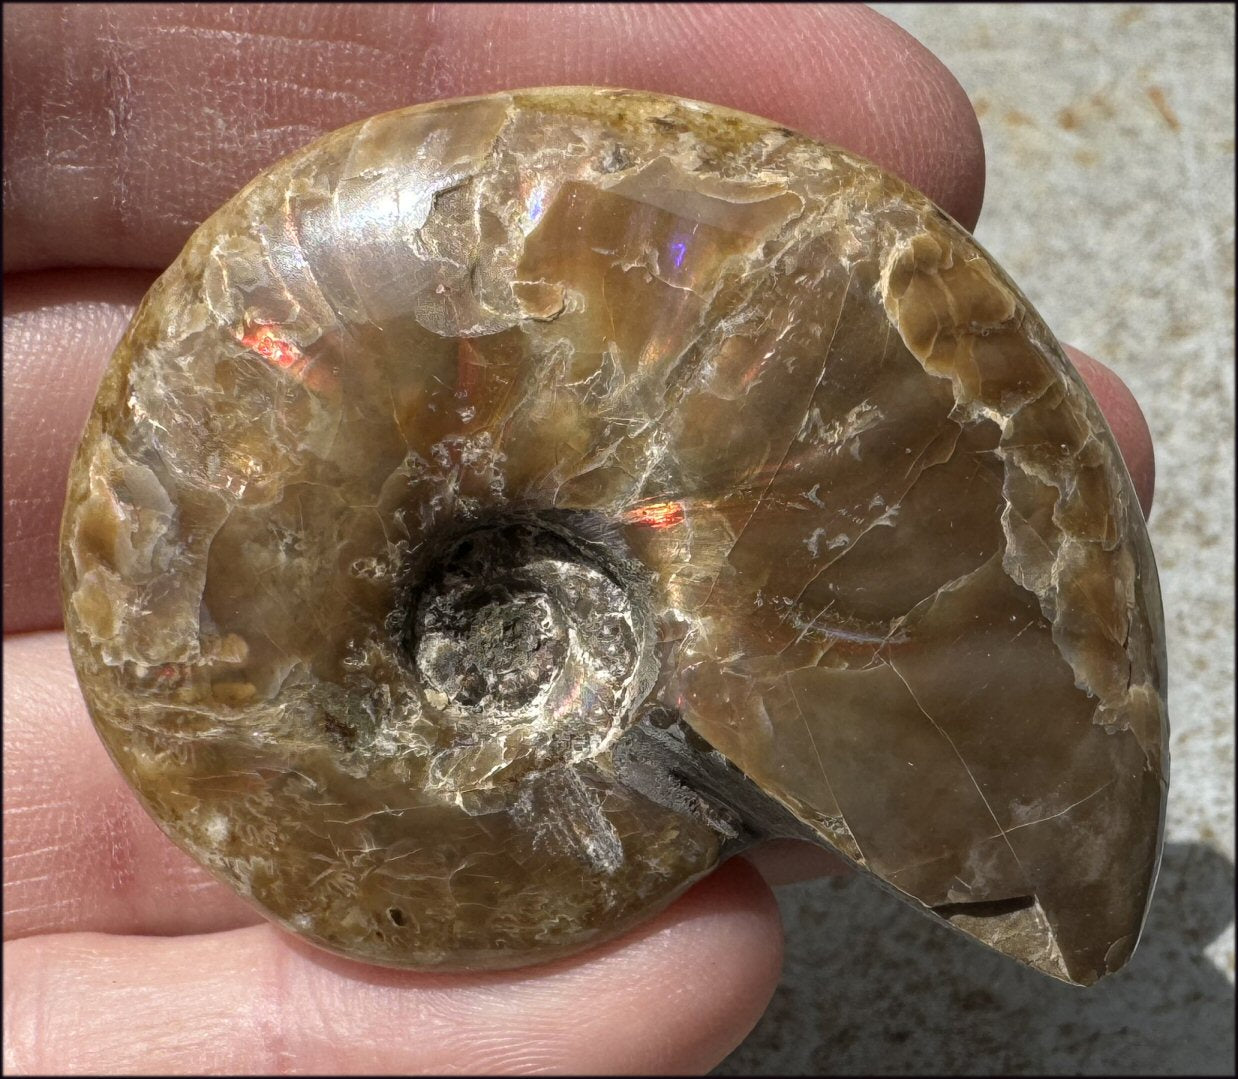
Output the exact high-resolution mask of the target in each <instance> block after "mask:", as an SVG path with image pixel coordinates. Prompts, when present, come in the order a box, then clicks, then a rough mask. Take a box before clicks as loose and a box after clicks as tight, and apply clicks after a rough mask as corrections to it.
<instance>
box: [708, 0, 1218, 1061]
mask: <svg viewBox="0 0 1238 1079" xmlns="http://www.w3.org/2000/svg"><path fill="white" fill-rule="evenodd" d="M875 6H876V7H877V9H878V10H879V11H881V12H882V13H883V14H885V15H886V16H888V17H889V18H891V19H893V20H894V21H895V22H897V23H899V24H900V25H901V26H903V27H904V28H905V29H907V30H908V31H910V32H911V33H912V34H914V35H915V36H916V37H918V38H919V39H920V40H921V41H922V42H924V43H925V44H926V45H927V46H928V47H929V48H930V49H932V50H933V51H934V52H935V53H936V54H937V55H938V56H940V57H941V58H942V60H943V61H944V62H945V63H946V64H947V66H949V67H950V69H951V70H952V71H953V72H954V73H955V75H956V76H957V77H958V79H959V81H960V82H961V83H962V85H963V86H964V88H965V89H966V90H967V92H968V94H969V95H970V97H971V100H972V102H973V103H974V105H975V107H976V111H977V113H978V114H979V116H980V122H981V126H982V127H983V129H984V136H985V146H986V150H987V154H988V163H989V172H988V187H987V195H986V198H985V210H984V213H983V215H982V216H981V220H980V224H979V226H978V228H977V230H976V235H977V238H978V239H979V240H980V241H981V242H982V243H983V244H984V245H985V246H986V247H987V248H988V249H989V251H991V252H992V253H993V255H994V256H995V257H996V258H997V260H998V261H999V262H1000V263H1001V264H1002V265H1003V266H1004V267H1005V268H1006V269H1007V270H1008V271H1009V272H1010V273H1011V275H1012V276H1013V277H1014V279H1015V280H1016V281H1018V282H1019V284H1020V285H1021V286H1022V288H1023V289H1024V290H1025V291H1026V292H1027V294H1028V295H1029V297H1030V298H1031V299H1032V301H1033V303H1034V304H1036V306H1037V307H1038V309H1039V310H1040V312H1041V314H1042V315H1043V316H1044V317H1045V319H1046V320H1047V321H1048V323H1049V325H1050V326H1052V327H1053V328H1054V329H1055V330H1056V332H1057V333H1058V335H1059V336H1060V337H1061V338H1062V339H1063V340H1065V341H1069V342H1071V343H1072V344H1075V345H1077V346H1078V347H1080V348H1082V349H1083V350H1084V351H1086V352H1090V353H1091V354H1092V355H1094V356H1095V357H1097V358H1098V359H1100V360H1101V361H1103V362H1105V363H1107V364H1109V365H1110V366H1111V367H1113V368H1114V369H1115V370H1117V371H1118V372H1119V373H1120V374H1121V375H1122V377H1123V378H1124V379H1125V380H1126V382H1127V383H1128V384H1129V385H1130V386H1131V388H1132V389H1133V390H1134V392H1135V395H1136V397H1137V398H1138V399H1139V400H1140V402H1141V403H1142V405H1143V408H1144V411H1145V413H1146V414H1147V417H1148V421H1149V424H1150V426H1151V428H1152V433H1153V437H1154V439H1155V441H1156V452H1157V485H1156V501H1155V506H1154V509H1153V511H1152V516H1151V520H1150V526H1151V530H1152V538H1153V543H1154V545H1155V548H1156V552H1157V559H1158V564H1159V566H1160V573H1161V585H1162V589H1163V592H1164V600H1165V616H1166V622H1167V627H1168V638H1169V660H1170V716H1171V722H1172V724H1173V735H1172V744H1171V751H1172V761H1173V765H1172V767H1173V772H1172V780H1171V788H1170V797H1169V811H1168V823H1167V828H1168V843H1167V846H1166V850H1165V857H1164V862H1163V865H1162V869H1161V876H1160V882H1159V885H1158V887H1157V892H1156V896H1155V899H1154V901H1153V907H1152V912H1151V914H1150V916H1149V920H1148V924H1147V928H1146V930H1145V933H1144V937H1143V941H1142V943H1141V944H1140V946H1139V950H1138V952H1137V953H1136V955H1135V957H1134V959H1132V961H1131V962H1130V964H1129V965H1128V966H1127V967H1126V968H1125V969H1124V970H1123V971H1121V972H1120V973H1118V974H1116V975H1114V976H1112V977H1110V978H1108V979H1106V980H1105V981H1103V982H1101V983H1100V984H1099V985H1097V986H1096V987H1094V988H1093V989H1090V990H1078V989H1072V988H1070V987H1067V986H1063V985H1059V984H1057V983H1054V982H1051V981H1049V980H1048V979H1046V978H1043V977H1041V976H1039V975H1037V974H1034V973H1032V972H1030V971H1025V970H1022V969H1020V968H1018V967H1017V966H1016V965H1015V964H1013V963H1010V962H1008V961H1006V960H1003V959H1001V958H999V957H997V956H994V955H991V954H988V953H987V952H985V951H984V950H983V949H981V948H980V947H978V946H975V945H973V944H971V943H970V942H968V941H966V940H963V939H958V938H956V937H955V936H954V935H953V934H951V933H949V932H948V931H947V930H945V929H944V928H940V927H938V926H936V925H933V924H932V923H930V922H929V921H928V919H925V918H923V917H921V916H919V915H917V914H915V913H914V912H912V911H910V910H906V909H903V908H902V907H901V906H900V905H899V904H897V903H892V902H889V901H888V900H887V899H886V897H885V896H882V895H880V894H878V893H877V892H876V891H875V890H874V889H873V888H872V887H871V886H870V885H869V884H868V883H867V882H865V881H862V880H855V879H848V880H843V881H826V882H814V883H807V884H801V885H795V886H793V887H789V888H784V889H781V890H780V903H781V906H782V912H783V917H784V920H785V922H786V927H787V937H788V942H787V962H786V968H785V971H784V976H783V980H782V984H781V986H780V988H779V990H778V992H777V994H776V995H775V997H774V1000H773V1002H772V1004H771V1006H770V1009H769V1011H768V1013H767V1014H766V1016H765V1018H764V1019H763V1020H762V1021H761V1023H760V1024H759V1025H758V1027H757V1028H756V1030H755V1031H753V1033H752V1035H751V1036H750V1037H749V1038H748V1039H747V1041H746V1042H745V1043H744V1044H743V1045H742V1046H740V1048H739V1049H737V1050H736V1051H735V1053H733V1054H732V1055H731V1056H730V1057H729V1058H728V1059H727V1060H726V1061H725V1062H724V1063H723V1064H722V1065H721V1066H720V1067H719V1068H718V1069H717V1071H716V1074H720V1075H740V1074H797V1075H804V1074H838V1075H864V1074H868V1075H872V1074H878V1075H880V1074H885V1075H915V1074H921V1075H924V1074H928V1075H933V1074H937V1075H944V1074H957V1075H993V1074H998V1075H1002V1074H1004V1075H1027V1074H1057V1075H1062V1074H1071V1075H1112V1074H1127V1075H1131V1074H1145V1075H1233V1074H1234V561H1233V558H1234V511H1233V505H1234V503H1233V497H1234V366H1233V359H1234V357H1233V342H1234V323H1233V312H1234V201H1233V200H1234V8H1233V7H1232V6H1230V5H1227V4H1213V5H1205V4H1185V3H1184V4H1071V3H1057V4H1034V5H1033V4H1025V5H1016V4H1011V5H1007V4H960V5H954V4H951V5H937V4H932V5H900V4H877V5H875Z"/></svg>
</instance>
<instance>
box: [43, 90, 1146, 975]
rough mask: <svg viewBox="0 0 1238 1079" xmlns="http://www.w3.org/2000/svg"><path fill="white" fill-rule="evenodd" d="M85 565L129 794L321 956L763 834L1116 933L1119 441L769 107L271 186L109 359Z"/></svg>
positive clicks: (523, 141) (66, 550) (83, 480)
mask: <svg viewBox="0 0 1238 1079" xmlns="http://www.w3.org/2000/svg"><path fill="white" fill-rule="evenodd" d="M62 570H63V586H64V601H65V613H66V626H67V628H68V632H69V639H70V644H71V648H72V652H73V656H74V661H75V664H76V666H77V670H78V673H79V677H80V680H81V682H82V686H83V689H84V692H85V695H86V698H87V701H88V704H89V706H90V709H91V713H92V715H93V717H94V719H95V722H96V725H97V727H98V730H99V733H100V735H101V737H102V738H103V740H104V742H105V743H106V745H107V747H108V749H109V751H110V753H111V754H112V756H113V758H114V760H115V761H116V763H117V765H118V766H119V767H120V769H121V770H122V771H123V773H124V774H125V775H126V777H127V778H128V779H129V781H130V782H131V783H132V784H133V786H134V788H135V789H136V790H137V792H138V794H139V795H140V797H141V798H142V800H143V802H144V803H145V805H146V806H147V808H148V809H149V810H150V812H151V813H152V814H153V815H154V816H155V818H156V819H157V820H158V821H159V822H160V824H161V826H162V827H163V828H164V829H165V831H167V833H168V834H169V835H170V836H171V837H172V838H173V839H174V840H175V841H176V842H177V843H179V844H180V845H181V846H183V847H184V848H185V849H186V850H188V851H189V852H190V853H192V854H193V855H194V856H196V857H197V858H198V859H199V860H200V861H202V862H203V863H204V864H205V865H206V866H208V867H209V868H210V869H211V870H212V871H213V872H214V873H215V874H217V875H218V876H219V877H221V878H222V879H224V880H225V881H227V882H229V883H230V884H231V885H232V886H233V887H235V888H236V889H237V890H238V891H239V892H240V893H241V894H242V895H244V896H246V897H248V898H250V899H251V900H252V901H253V902H254V903H255V904H257V906H258V907H259V908H260V909H261V910H263V911H264V913H266V914H267V915H268V916H269V917H271V918H273V919H274V920H276V921H277V922H279V923H280V924H282V925H283V926H285V927H286V928H288V929H291V930H293V931H295V932H298V933H300V934H302V935H303V936H304V937H306V938H307V939H309V940H311V941H314V942H315V943H317V944H319V945H322V946H324V947H327V948H330V949H333V950H335V951H338V952H341V953H343V954H346V955H350V956H353V957H355V958H360V959H364V960H368V961H371V962H377V963H385V964H391V965H399V966H441V967H457V968H459V967H502V966H513V965H518V964H521V963H529V962H536V961H540V960H543V959H549V958H552V957H554V956H557V955H562V954H566V953H569V952H572V951H575V950H578V949H580V948H582V947H585V946H587V945H589V944H591V943H595V942H597V941H600V940H603V939H606V938H608V937H610V936H613V935H615V934H617V933H619V932H621V931H623V930H624V929H626V928H628V927H630V926H631V925H633V924H634V923H635V922H637V921H638V920H640V919H641V918H643V917H646V916H648V915H649V914H650V913H652V912H653V911H655V910H657V909H659V908H660V907H661V906H664V905H665V904H666V903H668V902H669V901H670V900H671V899H673V898H674V897H675V896H676V895H678V894H679V893H680V892H682V891H683V889H684V888H686V887H687V886H688V885H689V884H690V883H691V882H692V881H694V880H696V879H698V878H699V877H700V876H702V875H703V874H705V873H707V872H708V871H709V870H710V869H711V868H712V867H713V866H714V865H716V864H717V863H718V861H719V860H720V859H721V858H724V857H727V856H729V855H731V854H733V853H735V852H736V851H738V850H742V849H743V848H744V846H745V845H746V844H748V843H751V842H753V841H755V840H757V839H760V838H762V837H764V836H770V835H799V836H806V837H811V838H814V839H816V840H818V841H820V842H823V843H825V844H826V845H828V846H830V847H831V848H832V849H834V850H836V851H838V852H840V853H841V854H843V855H844V856H845V857H847V858H848V859H850V860H851V861H852V862H853V863H854V864H855V865H856V866H858V867H860V868H861V869H863V870H865V871H867V872H868V873H869V874H871V875H872V876H873V877H874V878H876V879H877V880H878V881H879V882H881V883H882V884H883V885H884V886H885V887H886V888H887V889H889V890H891V891H893V892H895V893H896V894H898V895H900V896H901V897H902V898H904V899H906V900H908V901H910V902H912V903H914V904H916V905H918V906H920V907H921V908H922V909H925V910H926V911H930V912H932V913H933V914H934V915H935V916H937V917H938V918H940V919H942V920H944V921H946V922H948V923H949V924H951V925H953V926H955V927H956V928H958V929H960V930H962V931H964V932H966V933H968V934H970V935H972V936H974V937H976V938H977V939H979V940H981V941H983V942H985V943H987V944H989V945H991V946H993V947H995V948H997V949H999V950H1001V951H1003V952H1005V953H1007V954H1009V955H1012V956H1014V957H1016V958H1018V959H1020V960H1022V961H1024V962H1026V963H1028V964H1030V965H1032V966H1033V967H1036V968H1037V969H1039V970H1041V971H1044V972H1045V973H1047V974H1050V975H1053V976H1054V977H1057V978H1061V979H1063V980H1066V981H1071V982H1076V983H1080V984H1088V983H1090V982H1093V981H1095V980H1096V979H1097V978H1098V977H1100V976H1102V975H1104V974H1106V973H1108V972H1110V971H1113V970H1116V969H1117V968H1118V967H1120V966H1121V965H1122V964H1123V963H1124V962H1125V960H1126V959H1127V957H1128V956H1129V955H1130V953H1131V951H1132V949H1133V947H1134V945H1135V942H1136V940H1137V938H1138V934H1139V931H1140V928H1141V925H1142V921H1143V917H1144V913H1145V910H1146V907H1147V903H1148V900H1149V896H1150V892H1151V889H1152V885H1153V882H1154V880H1155V875H1156V868H1157V864H1158V860H1159V854H1160V846H1161V839H1162V829H1163V816H1164V801H1165V792H1166V783H1167V775H1168V760H1167V751H1166V745H1167V719H1166V711H1165V673H1164V672H1165V662H1164V645H1163V627H1162V619H1161V610H1160V597H1159V593H1158V589H1157V581H1156V571H1155V565H1154V562H1153V557H1152V552H1151V549H1150V546H1149V542H1148V537H1147V532H1146V529H1145V527H1144V524H1143V519H1142V516H1141V514H1140V511H1139V508H1138V505H1137V503H1136V500H1135V496H1134V492H1133V490H1132V487H1131V483H1130V480H1129V478H1128V476H1127V474H1126V471H1125V468H1124V466H1123V464H1122V461H1121V458H1120V456H1119V454H1118V451H1117V448H1116V446H1115V444H1114V441H1113V438H1112V436H1111V434H1110V432H1109V430H1108V428H1107V427H1106V424H1105V422H1104V420H1103V418H1102V416H1101V414H1100V412H1099V410H1098V408H1097V406H1096V405H1095V403H1094V402H1093V400H1092V399H1091V398H1090V396H1089V394H1088V393H1087V391H1086V389H1085V388H1084V387H1083V384H1082V382H1081V381H1080V380H1079V378H1078V376H1077V375H1076V374H1075V372H1074V371H1073V369H1072V368H1071V367H1070V366H1069V365H1068V364H1067V362H1066V361H1065V360H1064V358H1063V356H1062V353H1061V351H1060V349H1059V346H1058V345H1057V343H1056V342H1055V340H1054V339H1053V337H1052V336H1051V334H1050V333H1049V331H1048V330H1047V328H1046V327H1045V326H1044V324H1043V322H1042V321H1041V320H1040V318H1039V317H1038V316H1037V315H1036V313H1035V312H1034V311H1033V310H1032V308H1031V306H1030V305H1029V304H1028V302H1027V300H1026V298H1025V297H1024V296H1023V295H1022V293H1020V292H1019V290H1018V289H1017V288H1016V287H1015V286H1014V284H1013V283H1012V282H1011V281H1010V280H1009V279H1008V278H1007V277H1006V275H1005V274H1004V273H1003V272H1002V271H1001V269H1000V268H999V267H997V266H996V265H995V264H994V263H993V261H992V260H991V259H990V258H989V257H988V256H987V255H986V254H985V252H984V251H983V250H982V249H981V248H979V247H978V246H977V245H976V243H975V242H974V241H973V240H972V239H971V238H970V237H969V236H968V235H967V234H966V233H965V232H964V231H963V230H962V229H961V228H960V227H959V226H957V225H956V224H955V223H954V222H952V221H951V220H950V219H949V218H947V217H946V216H945V215H944V214H943V213H942V212H941V211H940V210H938V209H937V208H936V207H934V206H933V205H932V204H931V203H930V202H928V201H927V200H926V199H925V198H924V197H923V196H921V195H920V194H918V193H917V192H915V191H914V190H912V189H910V188H908V187H907V186H906V185H904V184H903V183H901V182H900V181H898V180H897V179H895V178H893V177H891V176H889V175H888V174H886V173H883V172H882V171H881V170H879V169H878V168H876V167H875V166H874V165H872V164H870V163H868V162H866V161H863V160H862V159H859V158H857V157H855V156H853V155H851V154H848V153H845V152H843V151H841V150H838V149H835V148H831V147H827V146H823V145H821V144H819V143H816V142H814V141H812V140H810V139H807V138H805V137H803V136H801V135H798V134H796V133H794V132H792V131H789V130H787V129H785V128H780V127H777V126H775V125H773V124H772V123H769V122H767V121H764V120H760V119H757V118H755V117H751V116H746V115H743V114H739V113H735V112H732V111H730V110H726V109H722V108H718V107H715V106H709V105H703V104H701V103H697V102H690V101H685V100H680V99H675V98H668V97H663V96H659V95H652V94H645V93H638V92H631V91H621V90H599V89H589V88H574V89H573V88H567V89H562V88H561V89H547V90H530V91H519V92H512V93H505V94H496V95H492V96H489V97H483V98H473V99H467V100H458V101H449V102H441V103H434V104H430V105H425V106H418V107H416V108H411V109H405V110H402V111H399V112H394V113H389V114H386V115H383V116H379V117H375V118H373V119H371V120H367V121H365V122H364V123H359V124H355V125H353V126H351V127H348V128H345V129H342V130H340V131H337V132H334V133H333V134H330V135H328V136H326V137H324V138H323V139H320V140H319V141H317V142H316V143H314V144H312V145H311V146H309V147H307V148H306V149H305V150H303V151H301V152H299V153H297V154H294V155H293V156H291V157H289V158H287V159H285V160H284V161H282V162H280V163H278V164H277V165H275V166H274V167H272V168H271V169H269V170H268V171H267V172H265V173H264V174H262V175H261V176H259V177H258V178H257V179H256V180H255V181H254V182H253V183H251V184H250V185H249V186H248V187H246V188H245V189H244V190H243V191H242V192H240V193H239V194H238V195H237V196H236V197H235V198H233V199H232V200H231V201H230V202H229V203H228V204H226V205H225V206H224V207H223V208H222V209H220V210H219V211H218V212H217V213H216V214H215V215H213V216H212V217H211V218H210V219H209V220H208V221H206V222H205V223H204V224H203V225H202V227H201V228H199V229H198V230H197V232H195V233H194V235H193V237H192V238H191V239H190V241H189V243H188V244H187V246H186V248H185V250H184V251H183V252H182V254H181V255H180V257H179V258H178V259H177V260H176V262H175V263H174V264H173V265H172V266H171V267H170V268H169V270H168V271H167V272H166V273H165V274H164V275H163V276H162V277H161V278H160V279H159V280H158V282H156V284H155V285H154V286H153V287H152V289H151V291H150V293H149V294H148V296H147V297H146V299H145V300H144V302H143V303H142V305H141V307H140V308H139V310H138V312H137V314H136V315H135V317H134V319H133V322H132V324H131V326H130V328H129V330H128V332H127V334H126V336H125V338H124V340H123V341H122V343H121V344H120V346H119V347H118V349H117V351H116V353H115V355H114V357H113V360H112V362H111V365H110V367H109V369H108V371H107V373H106V375H105V377H104V380H103V384H102V387H101V389H100V391H99V396H98V399H97V402H96V404H95V407H94V410H93V413H92V415H91V418H90V420H89V423H88V426H87V430H86V433H85V437H84V440H83V443H82V446H81V449H80V451H79V453H78V456H77V458H76V461H75V463H74V466H73V470H72V475H71V478H70V483H69V496H68V502H67V505H66V509H65V515H64V522H63V530H62Z"/></svg>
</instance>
